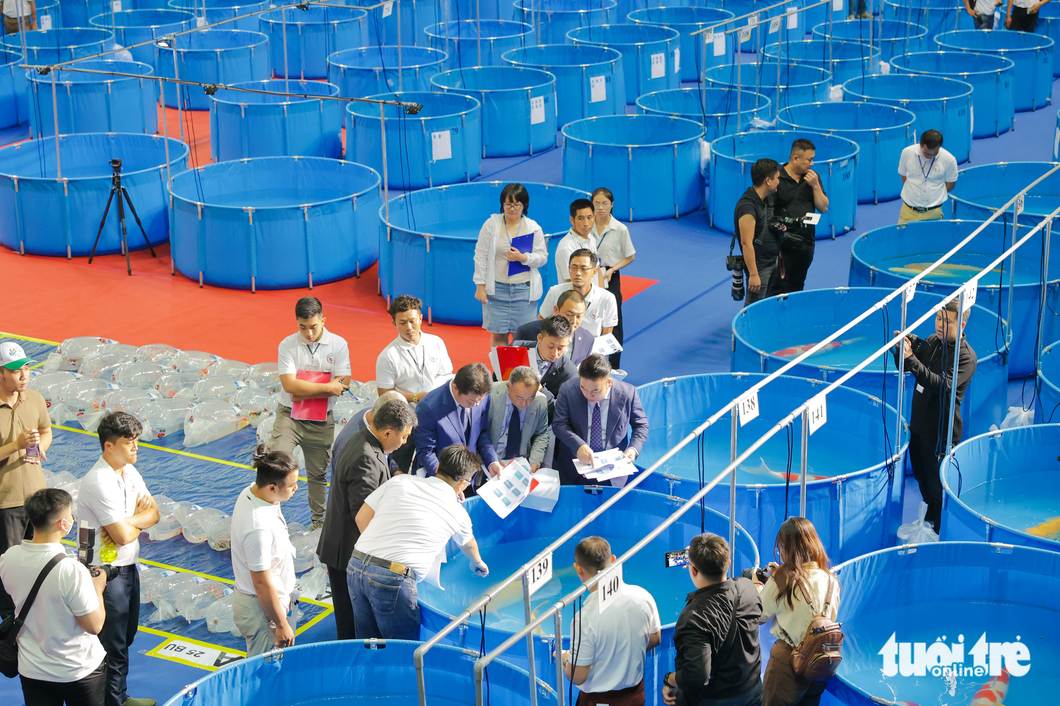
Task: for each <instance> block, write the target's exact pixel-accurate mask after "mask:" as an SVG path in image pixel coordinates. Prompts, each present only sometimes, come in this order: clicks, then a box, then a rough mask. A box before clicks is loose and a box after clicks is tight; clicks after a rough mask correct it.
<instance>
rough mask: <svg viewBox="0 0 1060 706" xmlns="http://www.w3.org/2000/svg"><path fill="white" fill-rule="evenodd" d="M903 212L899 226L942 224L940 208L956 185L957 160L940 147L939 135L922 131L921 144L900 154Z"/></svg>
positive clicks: (930, 131) (899, 166)
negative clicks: (938, 222) (926, 223)
mask: <svg viewBox="0 0 1060 706" xmlns="http://www.w3.org/2000/svg"><path fill="white" fill-rule="evenodd" d="M898 175H899V176H900V177H901V178H902V184H903V186H902V210H901V212H900V213H899V214H898V223H899V224H902V223H908V222H910V221H938V220H942V218H943V216H942V204H944V203H945V202H946V199H948V198H949V193H950V192H951V191H953V187H954V186H956V185H957V160H956V159H955V158H954V156H953V155H952V154H950V153H949V152H948V151H947V150H945V149H943V147H942V133H941V132H939V131H938V130H925V131H924V134H922V135H921V136H920V144H918V145H909V146H908V147H906V148H905V149H904V150H902V158H901V159H900V160H898Z"/></svg>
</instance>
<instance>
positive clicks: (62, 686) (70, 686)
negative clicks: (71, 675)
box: [19, 660, 107, 706]
mask: <svg viewBox="0 0 1060 706" xmlns="http://www.w3.org/2000/svg"><path fill="white" fill-rule="evenodd" d="M19 679H21V680H22V696H23V698H25V699H26V706H63V704H66V706H103V694H104V693H105V692H106V685H107V660H103V661H102V662H100V663H99V666H98V667H96V668H95V670H93V671H92V673H91V674H88V675H86V676H83V677H81V678H80V679H78V680H77V681H71V682H54V681H40V680H39V679H28V678H26V677H24V676H22V675H21V674H20V675H19Z"/></svg>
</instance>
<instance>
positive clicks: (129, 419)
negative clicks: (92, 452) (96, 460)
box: [96, 412, 144, 450]
mask: <svg viewBox="0 0 1060 706" xmlns="http://www.w3.org/2000/svg"><path fill="white" fill-rule="evenodd" d="M143 430H144V427H143V425H142V424H140V420H139V419H137V418H136V417H134V416H132V415H131V414H129V413H128V412H110V413H109V414H106V415H104V417H103V420H102V421H101V422H100V423H99V427H98V428H97V429H96V434H98V435H99V448H101V449H104V450H106V448H107V442H108V441H109V442H111V443H112V444H113V443H114V442H116V441H117V440H118V439H137V438H139V437H140V432H142V431H143Z"/></svg>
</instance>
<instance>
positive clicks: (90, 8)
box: [60, 0, 110, 27]
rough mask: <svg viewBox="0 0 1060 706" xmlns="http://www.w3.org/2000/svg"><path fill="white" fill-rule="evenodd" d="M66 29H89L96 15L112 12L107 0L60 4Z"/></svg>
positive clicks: (69, 1)
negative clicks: (91, 20) (90, 22)
mask: <svg viewBox="0 0 1060 706" xmlns="http://www.w3.org/2000/svg"><path fill="white" fill-rule="evenodd" d="M60 8H61V9H62V16H63V26H64V27H88V26H89V24H88V21H89V20H90V19H91V18H93V17H95V16H96V15H102V14H103V13H104V12H109V11H110V3H108V2H107V0H66V1H65V2H62V3H60Z"/></svg>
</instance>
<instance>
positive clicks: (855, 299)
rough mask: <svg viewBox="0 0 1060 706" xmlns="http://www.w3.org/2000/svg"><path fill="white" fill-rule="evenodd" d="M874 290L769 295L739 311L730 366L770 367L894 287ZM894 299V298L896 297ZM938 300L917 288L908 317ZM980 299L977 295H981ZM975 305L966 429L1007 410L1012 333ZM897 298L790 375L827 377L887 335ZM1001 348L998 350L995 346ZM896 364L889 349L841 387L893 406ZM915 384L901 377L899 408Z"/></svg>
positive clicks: (927, 329)
mask: <svg viewBox="0 0 1060 706" xmlns="http://www.w3.org/2000/svg"><path fill="white" fill-rule="evenodd" d="M892 290H893V288H890V289H878V288H875V287H873V288H861V287H857V288H852V289H848V288H845V287H844V288H841V289H815V290H812V291H806V292H794V293H792V294H788V295H787V296H786V297H774V298H770V299H767V300H764V301H765V302H766V303H765V304H764V305H762V306H759V305H758V303H755V304H753V305H752V306H749V307H747V308H746V309H743V310H742V311H741V312H740V313H739V314H737V315H736V317H735V318H734V319H733V322H732V329H733V337H734V339H735V340H734V344H733V358H732V368H733V370H746V371H754V372H763V373H772V372H774V371H776V370H779V369H780V368H782V367H783V366H785V365H787V364H788V363H789V362H791V361H792V360H794V359H795V358H796V357H798V356H799V355H801V354H802V353H803V352H804V351H806V350H809V348H810V347H811V346H813V345H814V344H816V343H819V342H820V341H823V340H824V339H825V338H826V337H827V336H829V335H830V334H832V333H833V332H835V331H836V330H838V329H839V328H840V327H841V326H843V325H844V324H846V323H847V322H849V321H851V320H853V319H854V318H855V317H856V316H858V315H860V314H861V313H862V312H864V311H867V310H868V309H869V308H870V307H872V306H873V305H875V304H876V303H877V302H879V301H880V300H881V299H883V297H884V296H885V295H886V294H887V293H889V292H890V291H892ZM898 299H900V297H899V298H898ZM941 300H942V295H940V294H926V293H925V294H920V293H917V295H916V297H915V298H914V299H913V301H912V302H910V303H909V309H908V312H909V313H908V317H907V321H908V322H909V323H912V322H913V321H915V320H916V319H917V318H918V317H919V316H921V315H923V314H924V312H926V311H927V310H928V309H929V308H931V307H932V306H934V305H935V304H937V303H938V302H939V301H941ZM980 301H981V303H983V302H982V300H980ZM984 307H985V303H984V306H977V307H976V308H975V311H974V313H973V315H972V316H971V317H970V318H969V319H968V326H967V328H966V329H965V335H966V336H967V337H968V343H969V345H971V346H972V349H973V350H974V351H975V352H976V355H977V356H978V358H979V365H978V367H977V368H976V372H975V375H974V376H973V377H972V381H971V382H970V383H969V385H968V389H967V391H966V392H965V396H964V401H963V404H962V405H961V416H962V418H963V419H964V428H965V430H966V432H967V433H968V434H978V433H980V432H983V431H986V430H988V429H989V428H990V426H991V425H992V424H1000V423H1001V420H1002V419H1003V418H1004V414H1005V400H1006V395H1007V392H1006V391H1007V389H1008V375H1009V372H1008V358H1007V356H1006V353H1007V352H1008V344H1009V341H1010V333H1009V331H1008V328H1007V327H1004V326H1003V325H1001V324H1000V322H999V319H998V316H997V314H996V313H995V312H994V311H992V310H990V309H988V308H984ZM901 321H902V317H901V302H900V301H898V300H897V299H895V300H892V301H890V302H888V305H887V308H886V309H884V310H882V311H881V312H879V313H874V314H872V315H870V316H869V317H868V318H867V319H865V320H864V321H862V322H861V323H860V324H858V325H857V326H855V327H854V328H852V329H851V330H850V331H848V332H846V333H844V334H843V335H842V336H841V337H840V338H839V340H836V341H833V342H832V343H831V344H829V345H828V346H826V347H825V348H824V349H823V350H822V351H820V352H818V353H816V354H814V355H813V356H812V357H810V358H809V359H808V360H807V361H805V362H802V363H800V364H799V365H797V366H795V367H794V368H792V369H791V370H790V371H789V372H788V374H789V375H798V376H800V377H808V378H816V379H821V380H827V381H829V382H833V381H835V380H838V379H839V378H840V377H842V376H843V375H844V374H845V373H846V372H847V371H849V370H851V369H852V368H853V367H854V366H855V365H857V364H858V363H860V362H861V361H862V360H864V359H865V358H867V357H869V355H871V354H872V353H875V352H876V349H878V348H879V347H880V346H882V345H883V344H884V343H886V342H887V341H888V340H890V338H891V336H892V333H893V332H894V331H895V330H897V329H898V328H900V326H899V324H900V323H901ZM934 331H935V321H934V317H931V318H930V319H929V320H928V321H927V322H925V323H923V324H921V325H920V326H919V327H918V328H917V330H916V333H917V335H918V336H920V337H922V338H926V337H927V336H929V335H931V334H932V333H934ZM999 349H1000V352H999ZM897 371H898V369H897V366H896V365H895V361H894V358H893V357H892V356H890V355H887V356H883V357H879V358H876V360H875V361H873V362H872V363H870V364H869V366H868V367H867V368H865V369H864V370H862V371H861V372H859V373H858V374H857V375H855V376H854V377H853V378H852V379H851V380H849V381H848V382H847V383H846V385H847V386H848V387H852V388H854V389H857V390H862V391H864V392H867V393H869V394H870V395H874V396H876V397H879V398H881V399H884V400H886V401H887V403H888V404H890V405H892V406H895V405H897V399H898V372H897ZM915 384H916V383H915V382H914V381H913V378H912V377H909V376H907V378H906V385H905V394H906V401H905V402H904V403H903V407H902V413H903V415H904V416H905V417H908V416H909V409H910V407H909V403H910V400H911V399H912V395H913V388H914V387H915Z"/></svg>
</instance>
